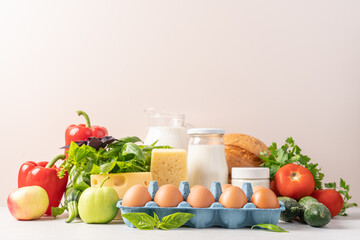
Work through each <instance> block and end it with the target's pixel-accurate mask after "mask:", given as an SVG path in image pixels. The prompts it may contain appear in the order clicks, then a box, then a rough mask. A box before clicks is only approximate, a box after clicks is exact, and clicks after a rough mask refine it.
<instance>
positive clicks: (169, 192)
mask: <svg viewBox="0 0 360 240" xmlns="http://www.w3.org/2000/svg"><path fill="white" fill-rule="evenodd" d="M183 200H184V199H183V196H182V195H181V192H180V190H179V189H178V188H177V187H176V186H175V185H173V184H166V185H162V186H161V187H160V188H159V190H158V191H157V192H156V194H155V197H154V202H155V203H156V204H157V205H159V207H177V205H179V203H181V202H182V201H183Z"/></svg>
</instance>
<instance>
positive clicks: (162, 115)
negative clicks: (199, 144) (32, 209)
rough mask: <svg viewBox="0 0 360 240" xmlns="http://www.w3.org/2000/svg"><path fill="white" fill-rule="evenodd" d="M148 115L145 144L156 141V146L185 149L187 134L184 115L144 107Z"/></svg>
mask: <svg viewBox="0 0 360 240" xmlns="http://www.w3.org/2000/svg"><path fill="white" fill-rule="evenodd" d="M145 112H146V113H147V114H148V116H149V123H150V124H149V125H150V126H149V131H148V134H147V136H146V138H145V141H144V143H145V144H146V145H150V144H153V143H154V142H155V141H157V143H156V146H165V145H167V146H170V147H172V148H176V149H185V150H186V149H187V146H188V135H187V134H186V128H185V115H184V114H180V113H167V112H161V111H156V110H155V109H153V108H148V109H145Z"/></svg>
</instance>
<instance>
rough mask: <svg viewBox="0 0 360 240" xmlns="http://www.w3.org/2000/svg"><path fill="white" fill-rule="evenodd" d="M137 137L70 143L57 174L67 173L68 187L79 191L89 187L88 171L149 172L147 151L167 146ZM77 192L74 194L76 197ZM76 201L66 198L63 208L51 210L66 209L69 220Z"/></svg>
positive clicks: (74, 212)
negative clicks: (65, 157)
mask: <svg viewBox="0 0 360 240" xmlns="http://www.w3.org/2000/svg"><path fill="white" fill-rule="evenodd" d="M140 141H141V140H140V139H139V138H138V137H125V138H122V139H115V138H113V137H111V136H105V137H103V138H95V137H92V138H89V139H88V140H83V141H78V142H76V143H75V142H71V144H70V146H69V147H70V148H69V151H68V153H69V154H68V159H67V160H66V161H65V162H64V163H63V164H62V166H61V171H60V172H59V173H58V175H59V177H60V178H61V177H63V176H65V174H66V173H67V172H68V173H69V178H70V181H71V182H70V184H69V185H68V187H67V190H66V191H68V190H69V189H75V190H77V191H80V194H81V193H82V192H83V191H84V190H85V189H87V188H89V187H90V185H91V184H90V175H91V174H108V173H122V172H149V170H150V163H151V152H152V150H153V149H156V148H170V147H169V146H154V145H155V144H156V143H153V144H152V145H151V146H147V145H137V144H135V143H137V142H140ZM78 194H79V193H78V192H77V193H76V196H77V195H78ZM77 202H78V200H73V201H68V203H67V204H65V205H64V207H63V208H54V209H53V212H56V213H61V211H63V209H65V208H66V209H67V210H68V211H69V218H68V220H67V222H71V221H72V220H73V219H74V218H75V216H76V215H77Z"/></svg>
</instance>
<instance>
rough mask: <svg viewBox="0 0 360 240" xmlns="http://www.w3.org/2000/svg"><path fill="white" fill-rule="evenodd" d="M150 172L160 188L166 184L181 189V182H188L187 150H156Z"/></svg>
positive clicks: (152, 157) (153, 153)
mask: <svg viewBox="0 0 360 240" xmlns="http://www.w3.org/2000/svg"><path fill="white" fill-rule="evenodd" d="M150 172H151V174H152V178H153V181H157V182H158V185H159V187H160V186H162V185H165V184H174V185H175V186H177V187H179V185H180V182H181V181H187V180H188V171H187V162H186V150H184V149H154V150H153V151H152V155H151V167H150Z"/></svg>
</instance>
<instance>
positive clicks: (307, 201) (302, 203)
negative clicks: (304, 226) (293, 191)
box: [298, 196, 318, 222]
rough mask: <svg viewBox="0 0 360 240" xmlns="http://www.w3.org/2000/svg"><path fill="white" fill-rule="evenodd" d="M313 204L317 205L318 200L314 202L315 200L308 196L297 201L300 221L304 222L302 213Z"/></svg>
mask: <svg viewBox="0 0 360 240" xmlns="http://www.w3.org/2000/svg"><path fill="white" fill-rule="evenodd" d="M314 203H318V200H316V199H315V198H313V197H310V196H306V197H303V198H301V199H300V200H299V202H298V204H299V207H300V212H299V218H300V219H301V220H302V221H304V222H305V219H304V211H305V209H306V208H308V207H310V206H311V205H312V204H314Z"/></svg>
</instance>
